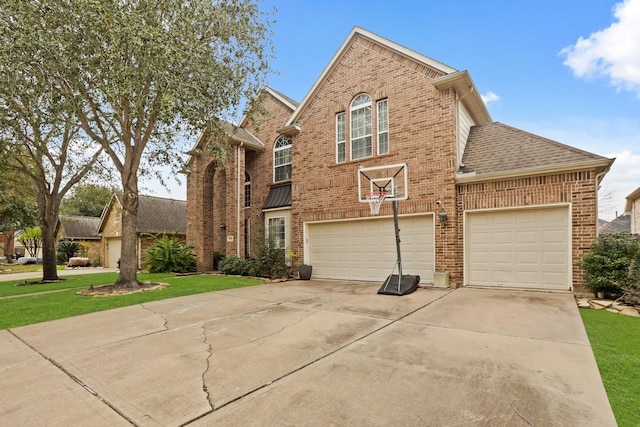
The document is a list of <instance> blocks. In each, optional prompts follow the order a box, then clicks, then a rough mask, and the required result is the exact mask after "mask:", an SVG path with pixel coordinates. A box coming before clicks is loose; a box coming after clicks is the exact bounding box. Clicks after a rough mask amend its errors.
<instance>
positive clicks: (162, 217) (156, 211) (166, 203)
mask: <svg viewBox="0 0 640 427" xmlns="http://www.w3.org/2000/svg"><path fill="white" fill-rule="evenodd" d="M138 200H139V204H138V229H137V231H138V233H167V234H173V233H175V232H177V233H178V234H186V233H187V202H185V201H183V200H174V199H163V198H160V197H152V196H139V198H138Z"/></svg>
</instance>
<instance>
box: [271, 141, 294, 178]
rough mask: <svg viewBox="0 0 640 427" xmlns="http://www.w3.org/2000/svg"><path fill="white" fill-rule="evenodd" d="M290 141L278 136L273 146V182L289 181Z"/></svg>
mask: <svg viewBox="0 0 640 427" xmlns="http://www.w3.org/2000/svg"><path fill="white" fill-rule="evenodd" d="M291 153H292V147H291V140H290V139H289V138H287V137H286V136H280V137H279V138H278V139H277V140H276V143H275V144H274V146H273V182H281V181H288V180H290V179H291Z"/></svg>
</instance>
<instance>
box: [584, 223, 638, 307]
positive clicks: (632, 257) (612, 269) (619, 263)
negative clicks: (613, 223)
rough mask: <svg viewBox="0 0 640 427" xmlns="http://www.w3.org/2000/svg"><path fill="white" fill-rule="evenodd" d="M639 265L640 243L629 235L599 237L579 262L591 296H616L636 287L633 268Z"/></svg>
mask: <svg viewBox="0 0 640 427" xmlns="http://www.w3.org/2000/svg"><path fill="white" fill-rule="evenodd" d="M638 262H640V240H638V238H637V237H635V236H633V235H631V234H629V232H626V231H624V232H621V233H617V234H601V235H600V236H598V238H597V239H596V241H595V242H594V244H593V246H592V247H591V250H590V251H589V252H588V253H587V254H586V255H585V256H584V258H583V259H582V264H581V266H582V269H583V270H584V278H585V285H586V286H587V287H588V288H589V289H590V290H591V291H592V292H594V293H597V292H605V293H609V294H611V295H612V296H615V297H619V296H621V295H623V294H624V292H625V289H629V290H632V289H633V288H634V287H636V286H637V283H638V278H637V276H638V275H637V274H635V273H634V271H635V270H636V269H635V268H632V266H634V265H637V263H638Z"/></svg>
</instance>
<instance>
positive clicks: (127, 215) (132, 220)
mask: <svg viewBox="0 0 640 427" xmlns="http://www.w3.org/2000/svg"><path fill="white" fill-rule="evenodd" d="M129 181H132V180H129ZM123 183H124V184H125V185H123V188H124V189H125V191H124V195H123V197H122V248H121V252H120V275H119V276H118V280H117V281H116V286H119V287H123V288H137V287H139V286H140V283H139V282H138V276H137V274H138V257H137V254H136V242H137V240H138V236H137V225H138V186H137V182H136V183H131V184H129V185H127V182H126V181H125V180H124V179H123Z"/></svg>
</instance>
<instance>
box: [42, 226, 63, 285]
mask: <svg viewBox="0 0 640 427" xmlns="http://www.w3.org/2000/svg"><path fill="white" fill-rule="evenodd" d="M41 229H42V280H43V281H55V280H59V278H58V268H57V260H58V259H57V257H56V236H55V225H54V226H53V227H51V226H49V225H47V226H46V227H41Z"/></svg>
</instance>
